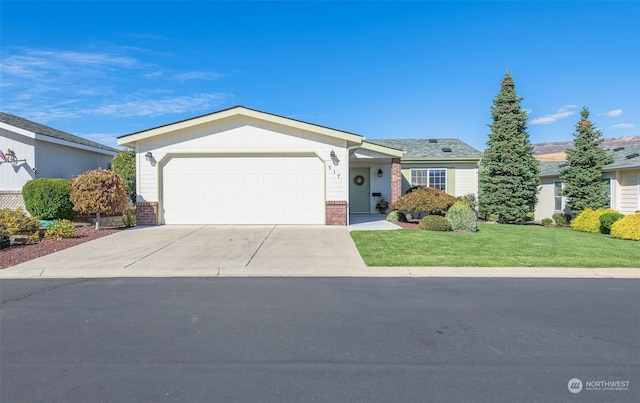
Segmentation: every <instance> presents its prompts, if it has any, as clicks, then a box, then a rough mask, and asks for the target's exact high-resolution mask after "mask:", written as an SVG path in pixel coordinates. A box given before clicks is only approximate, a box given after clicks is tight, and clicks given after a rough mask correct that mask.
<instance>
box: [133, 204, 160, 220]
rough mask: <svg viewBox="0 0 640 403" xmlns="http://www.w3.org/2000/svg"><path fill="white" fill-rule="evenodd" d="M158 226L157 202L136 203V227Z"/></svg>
mask: <svg viewBox="0 0 640 403" xmlns="http://www.w3.org/2000/svg"><path fill="white" fill-rule="evenodd" d="M157 224H158V202H138V203H136V225H157Z"/></svg>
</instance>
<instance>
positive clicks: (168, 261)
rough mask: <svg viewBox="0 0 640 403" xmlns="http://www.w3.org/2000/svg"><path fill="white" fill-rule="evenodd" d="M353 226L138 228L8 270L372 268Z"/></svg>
mask: <svg viewBox="0 0 640 403" xmlns="http://www.w3.org/2000/svg"><path fill="white" fill-rule="evenodd" d="M365 268H366V265H365V264H364V262H363V260H362V258H361V257H360V254H359V253H358V251H357V249H356V247H355V245H354V244H353V241H352V239H351V237H350V236H349V232H348V229H347V228H346V227H332V226H321V225H317V226H316V225H308V226H307V225H256V226H251V225H246V226H237V225H234V226H231V225H230V226H224V225H193V226H190V225H189V226H187V225H185V226H170V225H163V226H157V227H135V228H130V229H127V230H124V231H121V232H119V233H116V234H113V235H109V236H106V237H103V238H99V239H96V240H94V241H90V242H86V243H83V244H80V245H77V246H74V247H72V248H69V249H65V250H62V251H60V252H56V253H53V254H50V255H47V256H43V257H41V258H38V259H34V260H32V261H29V262H26V263H23V264H20V265H16V266H12V267H9V268H7V269H4V270H2V271H1V272H2V276H1V277H2V278H12V277H23V276H28V277H50V278H51V277H105V276H106V277H112V276H118V277H138V276H140V277H180V276H183V275H184V276H189V277H191V276H194V275H195V276H198V275H201V276H203V277H210V276H216V275H225V276H234V275H237V276H245V275H248V274H249V275H252V276H256V275H258V276H259V275H261V274H264V275H274V274H275V275H285V276H286V275H297V274H298V272H305V273H310V274H313V272H314V271H316V270H317V271H318V272H326V271H327V270H329V271H331V272H342V271H344V274H345V275H349V273H353V274H356V273H361V272H362V269H365Z"/></svg>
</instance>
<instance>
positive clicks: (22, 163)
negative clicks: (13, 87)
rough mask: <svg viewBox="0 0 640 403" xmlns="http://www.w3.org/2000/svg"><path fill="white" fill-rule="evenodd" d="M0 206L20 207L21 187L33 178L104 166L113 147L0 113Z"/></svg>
mask: <svg viewBox="0 0 640 403" xmlns="http://www.w3.org/2000/svg"><path fill="white" fill-rule="evenodd" d="M0 151H1V153H0V208H24V201H23V200H22V187H23V186H24V184H25V183H26V182H27V181H29V180H31V179H36V178H72V177H73V176H75V175H78V174H81V173H82V172H85V171H88V170H91V169H96V168H98V167H102V168H108V167H109V164H110V163H111V160H112V159H113V157H114V156H115V154H116V153H117V152H118V150H117V149H115V148H112V147H108V146H105V145H103V144H99V143H96V142H94V141H90V140H87V139H85V138H82V137H78V136H74V135H72V134H69V133H65V132H63V131H60V130H57V129H53V128H51V127H48V126H45V125H42V124H39V123H36V122H32V121H30V120H27V119H24V118H21V117H19V116H15V115H11V114H8V113H3V112H0Z"/></svg>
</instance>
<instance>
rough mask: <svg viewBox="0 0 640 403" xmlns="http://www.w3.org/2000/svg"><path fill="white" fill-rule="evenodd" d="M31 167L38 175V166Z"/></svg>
mask: <svg viewBox="0 0 640 403" xmlns="http://www.w3.org/2000/svg"><path fill="white" fill-rule="evenodd" d="M31 169H32V170H33V173H34V174H36V175H37V174H38V168H36V167H33V168H31Z"/></svg>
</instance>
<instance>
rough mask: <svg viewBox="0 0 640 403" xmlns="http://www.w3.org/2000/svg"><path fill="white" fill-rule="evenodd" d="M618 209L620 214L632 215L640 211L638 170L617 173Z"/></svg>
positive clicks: (639, 174) (639, 175)
mask: <svg viewBox="0 0 640 403" xmlns="http://www.w3.org/2000/svg"><path fill="white" fill-rule="evenodd" d="M616 179H617V182H618V185H619V186H618V191H617V199H618V208H617V210H618V211H620V212H621V213H622V214H632V213H635V212H636V211H639V210H640V169H634V170H629V171H618V172H617V175H616Z"/></svg>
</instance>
